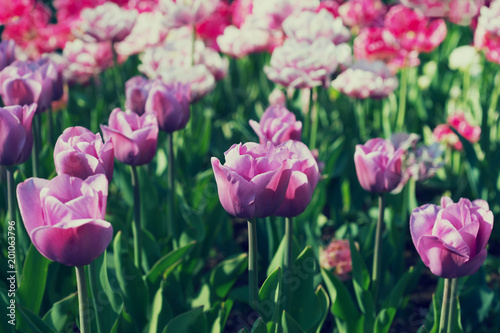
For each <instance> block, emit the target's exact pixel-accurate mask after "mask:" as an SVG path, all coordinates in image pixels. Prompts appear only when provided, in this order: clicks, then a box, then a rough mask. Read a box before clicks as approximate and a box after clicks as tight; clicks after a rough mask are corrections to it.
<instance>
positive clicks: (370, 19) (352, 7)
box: [338, 0, 387, 27]
mask: <svg viewBox="0 0 500 333" xmlns="http://www.w3.org/2000/svg"><path fill="white" fill-rule="evenodd" d="M338 11H339V15H340V17H342V20H343V21H344V24H345V25H347V26H350V27H366V26H371V25H374V24H376V23H379V22H380V21H383V17H384V14H385V12H386V11H387V9H386V7H385V6H384V3H383V2H382V1H381V0H351V1H346V2H344V3H343V4H342V5H340V7H339V9H338Z"/></svg>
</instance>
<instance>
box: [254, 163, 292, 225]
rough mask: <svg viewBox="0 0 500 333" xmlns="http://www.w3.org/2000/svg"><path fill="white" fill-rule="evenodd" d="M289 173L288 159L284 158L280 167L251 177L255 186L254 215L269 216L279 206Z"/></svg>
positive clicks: (288, 180)
mask: <svg viewBox="0 0 500 333" xmlns="http://www.w3.org/2000/svg"><path fill="white" fill-rule="evenodd" d="M291 173H292V172H291V165H290V161H289V160H285V161H284V162H283V165H282V166H281V168H280V169H278V170H275V171H269V172H266V173H261V174H259V175H257V176H255V177H254V178H252V180H251V181H250V182H251V183H253V184H254V186H255V217H266V216H271V215H273V214H274V213H275V212H276V211H277V210H278V209H279V208H280V206H281V205H282V204H283V200H284V199H285V194H286V190H287V188H288V184H289V182H290V176H291Z"/></svg>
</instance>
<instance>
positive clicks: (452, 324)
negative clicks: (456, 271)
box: [447, 278, 458, 333]
mask: <svg viewBox="0 0 500 333" xmlns="http://www.w3.org/2000/svg"><path fill="white" fill-rule="evenodd" d="M457 284H458V279H457V278H454V279H451V294H450V305H449V306H450V309H449V310H448V331H447V333H453V332H454V331H455V307H456V304H455V303H456V299H457Z"/></svg>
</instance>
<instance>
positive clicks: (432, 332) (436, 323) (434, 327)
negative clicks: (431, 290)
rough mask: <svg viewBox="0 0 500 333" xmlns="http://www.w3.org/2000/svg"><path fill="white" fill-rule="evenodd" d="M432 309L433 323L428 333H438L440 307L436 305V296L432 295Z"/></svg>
mask: <svg viewBox="0 0 500 333" xmlns="http://www.w3.org/2000/svg"><path fill="white" fill-rule="evenodd" d="M432 308H433V310H434V323H433V325H432V328H431V330H430V331H429V333H438V331H439V318H440V317H441V306H440V304H438V301H437V299H436V294H432Z"/></svg>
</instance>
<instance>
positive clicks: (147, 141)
mask: <svg viewBox="0 0 500 333" xmlns="http://www.w3.org/2000/svg"><path fill="white" fill-rule="evenodd" d="M101 130H102V134H103V136H104V140H105V141H108V140H110V139H112V140H113V146H114V150H115V157H116V159H117V160H119V161H120V162H122V163H125V164H128V165H133V166H137V165H142V164H147V163H149V162H151V160H152V159H153V157H154V156H155V154H156V146H157V143H158V122H157V121H156V116H155V115H154V114H151V113H144V114H143V115H142V116H139V115H138V114H137V113H134V112H132V111H127V112H124V111H122V110H120V109H119V108H116V109H114V110H113V111H112V112H111V114H110V116H109V123H108V126H106V125H101Z"/></svg>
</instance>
